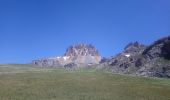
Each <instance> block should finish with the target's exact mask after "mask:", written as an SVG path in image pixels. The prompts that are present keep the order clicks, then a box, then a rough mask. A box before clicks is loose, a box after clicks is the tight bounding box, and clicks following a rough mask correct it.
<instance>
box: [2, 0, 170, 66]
mask: <svg viewBox="0 0 170 100" xmlns="http://www.w3.org/2000/svg"><path fill="white" fill-rule="evenodd" d="M169 5H170V0H0V63H29V62H31V61H32V60H33V59H38V58H42V57H50V56H57V55H63V54H64V52H65V50H66V48H67V47H68V46H70V45H72V44H76V43H91V44H93V45H95V46H96V48H97V49H98V51H99V52H100V54H101V55H102V56H104V57H110V56H112V55H115V54H117V53H119V52H121V51H122V50H123V48H124V47H125V46H126V45H127V44H128V43H129V42H134V41H139V42H140V43H143V44H146V45H148V44H151V43H152V42H153V41H154V40H156V39H159V38H160V37H164V36H167V35H170V6H169Z"/></svg>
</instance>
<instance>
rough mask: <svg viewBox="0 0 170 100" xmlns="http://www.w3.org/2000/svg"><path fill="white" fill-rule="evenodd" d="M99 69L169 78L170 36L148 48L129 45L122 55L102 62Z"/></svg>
mask: <svg viewBox="0 0 170 100" xmlns="http://www.w3.org/2000/svg"><path fill="white" fill-rule="evenodd" d="M99 68H100V69H102V70H109V71H112V72H115V73H121V74H122V73H123V74H132V75H138V76H152V77H167V78H170V36H168V37H164V38H161V39H159V40H157V41H155V42H154V43H153V44H151V45H149V46H145V45H142V44H139V43H138V42H134V43H129V44H128V45H127V46H126V47H125V49H124V51H123V52H122V53H120V54H118V55H116V56H115V57H112V58H111V59H109V60H106V61H105V62H102V63H101V64H100V67H99Z"/></svg>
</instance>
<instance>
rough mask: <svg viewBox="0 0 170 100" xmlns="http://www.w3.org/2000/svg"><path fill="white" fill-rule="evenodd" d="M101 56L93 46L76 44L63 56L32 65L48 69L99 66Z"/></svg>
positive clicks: (35, 62)
mask: <svg viewBox="0 0 170 100" xmlns="http://www.w3.org/2000/svg"><path fill="white" fill-rule="evenodd" d="M100 60H101V56H100V54H99V53H98V51H97V49H96V48H95V47H94V46H93V45H91V44H76V45H73V46H70V47H69V48H67V50H66V52H65V54H64V55H63V56H58V57H51V58H43V59H39V60H34V61H33V62H32V63H33V64H34V65H39V66H47V67H55V66H56V67H58V66H60V67H63V66H64V67H66V68H67V67H68V68H72V67H81V66H86V65H95V64H99V62H100Z"/></svg>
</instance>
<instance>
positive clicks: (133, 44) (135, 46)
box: [124, 41, 146, 53]
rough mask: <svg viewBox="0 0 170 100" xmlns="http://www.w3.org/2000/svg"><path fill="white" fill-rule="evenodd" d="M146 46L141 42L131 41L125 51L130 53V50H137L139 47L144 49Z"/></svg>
mask: <svg viewBox="0 0 170 100" xmlns="http://www.w3.org/2000/svg"><path fill="white" fill-rule="evenodd" d="M144 48H146V46H145V45H143V44H140V43H139V42H137V41H136V42H131V43H129V44H128V45H127V46H126V47H125V48H124V51H125V52H127V53H129V52H136V51H139V49H144Z"/></svg>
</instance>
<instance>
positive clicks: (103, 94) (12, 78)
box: [0, 65, 170, 100]
mask: <svg viewBox="0 0 170 100" xmlns="http://www.w3.org/2000/svg"><path fill="white" fill-rule="evenodd" d="M0 100H170V79H160V78H146V77H134V76H127V75H118V74H112V73H109V72H104V71H103V72H102V71H96V70H94V69H93V70H77V71H67V70H64V69H57V68H36V67H32V66H29V65H0Z"/></svg>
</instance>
